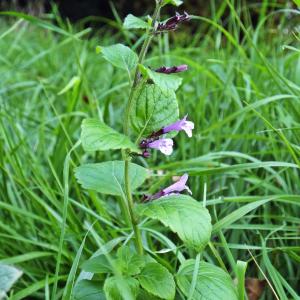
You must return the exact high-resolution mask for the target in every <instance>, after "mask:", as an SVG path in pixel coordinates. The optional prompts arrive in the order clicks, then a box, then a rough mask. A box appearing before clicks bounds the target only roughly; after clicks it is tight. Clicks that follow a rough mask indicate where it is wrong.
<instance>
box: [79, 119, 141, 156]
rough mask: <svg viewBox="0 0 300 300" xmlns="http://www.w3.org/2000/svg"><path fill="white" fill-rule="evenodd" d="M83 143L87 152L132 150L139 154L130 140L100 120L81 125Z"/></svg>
mask: <svg viewBox="0 0 300 300" xmlns="http://www.w3.org/2000/svg"><path fill="white" fill-rule="evenodd" d="M81 142H82V146H83V148H84V150H85V151H105V150H110V149H127V148H128V149H130V150H132V151H135V152H139V149H138V148H137V146H136V145H135V144H134V143H132V142H131V141H130V140H129V138H128V137H127V136H125V135H123V134H121V133H119V132H117V131H115V130H114V129H112V128H110V127H109V126H107V125H105V124H104V123H103V122H101V121H100V120H96V119H85V120H83V122H82V125H81Z"/></svg>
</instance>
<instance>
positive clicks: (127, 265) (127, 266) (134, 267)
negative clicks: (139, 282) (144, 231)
mask: <svg viewBox="0 0 300 300" xmlns="http://www.w3.org/2000/svg"><path fill="white" fill-rule="evenodd" d="M117 257H118V259H117V265H118V266H119V268H120V269H121V272H122V273H123V274H126V275H128V276H132V275H136V274H139V273H140V272H141V269H142V267H143V266H144V265H145V263H146V261H145V258H144V257H143V256H141V255H139V254H137V253H135V250H133V249H130V248H129V247H127V246H123V247H120V248H119V249H118V252H117Z"/></svg>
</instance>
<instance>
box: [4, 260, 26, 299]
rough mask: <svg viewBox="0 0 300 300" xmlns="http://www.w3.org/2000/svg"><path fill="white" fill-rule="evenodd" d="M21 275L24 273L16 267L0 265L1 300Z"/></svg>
mask: <svg viewBox="0 0 300 300" xmlns="http://www.w3.org/2000/svg"><path fill="white" fill-rule="evenodd" d="M21 275H22V272H21V271H20V270H18V269H16V268H15V267H12V266H8V265H3V264H0V298H1V297H4V295H5V294H6V293H7V292H8V291H9V290H10V289H11V287H12V286H13V284H14V283H15V282H16V281H17V280H18V279H19V278H20V277H21Z"/></svg>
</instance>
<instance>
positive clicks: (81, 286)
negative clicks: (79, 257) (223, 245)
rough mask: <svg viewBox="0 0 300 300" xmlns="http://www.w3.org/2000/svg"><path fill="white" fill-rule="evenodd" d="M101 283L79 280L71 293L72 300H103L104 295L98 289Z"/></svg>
mask: <svg viewBox="0 0 300 300" xmlns="http://www.w3.org/2000/svg"><path fill="white" fill-rule="evenodd" d="M100 286H101V283H100V282H95V281H91V280H81V281H79V282H78V284H77V285H76V287H75V288H74V291H73V299H74V300H105V295H104V293H103V291H102V290H101V289H100Z"/></svg>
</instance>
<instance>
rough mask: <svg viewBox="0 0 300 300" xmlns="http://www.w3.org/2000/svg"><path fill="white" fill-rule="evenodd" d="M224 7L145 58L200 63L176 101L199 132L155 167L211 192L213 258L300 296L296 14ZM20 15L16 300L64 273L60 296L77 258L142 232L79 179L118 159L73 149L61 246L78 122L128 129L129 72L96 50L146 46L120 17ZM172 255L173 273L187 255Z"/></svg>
mask: <svg viewBox="0 0 300 300" xmlns="http://www.w3.org/2000/svg"><path fill="white" fill-rule="evenodd" d="M224 3H225V2H224ZM213 4H214V1H211V6H212V8H213V9H212V15H211V17H210V18H207V19H206V18H204V17H200V18H199V17H195V18H193V20H192V21H191V23H192V24H193V26H194V28H196V29H194V31H193V33H191V29H190V28H187V29H186V30H187V31H186V32H185V33H181V34H180V33H178V34H176V35H175V34H174V35H171V36H170V38H169V39H168V38H167V37H166V36H164V37H162V38H161V39H158V40H157V43H158V46H159V47H157V49H159V50H155V51H153V53H152V54H153V55H152V58H151V60H148V61H147V63H148V64H149V65H151V66H160V65H173V64H174V65H176V64H179V63H186V64H188V65H189V66H190V72H188V73H186V74H184V84H183V86H182V88H181V89H180V90H179V92H178V98H179V105H180V107H181V111H184V112H186V113H188V114H189V116H190V118H191V119H192V120H193V121H194V122H195V124H196V129H195V132H196V138H195V139H191V140H189V141H188V142H187V140H186V139H183V138H182V139H181V136H179V137H178V139H177V142H178V144H177V147H176V149H177V150H176V151H175V154H174V155H173V156H172V157H171V158H170V159H169V160H168V162H166V163H165V162H163V161H161V157H160V156H159V155H157V156H155V155H154V156H153V158H151V164H152V165H156V166H157V167H156V170H157V171H159V172H157V173H155V176H157V177H159V174H160V173H161V172H165V171H164V170H167V169H168V170H170V171H169V173H168V174H166V175H169V176H172V175H176V174H179V173H181V172H187V171H188V172H189V174H190V175H192V179H191V184H190V185H191V187H192V190H193V193H194V198H195V199H203V197H206V205H207V207H208V208H209V209H210V211H211V213H212V215H213V216H214V220H213V224H215V225H214V236H213V239H212V242H211V244H210V247H209V248H207V249H206V251H205V252H204V257H205V258H206V259H210V260H211V257H214V255H213V254H215V253H216V252H217V253H219V255H216V256H215V257H216V258H215V261H214V263H215V264H217V265H218V264H221V265H222V266H223V267H225V268H227V269H228V270H229V272H231V274H232V276H233V277H237V276H239V272H238V270H239V268H238V266H237V265H236V261H237V260H242V261H248V262H249V265H248V269H247V273H246V276H247V277H255V278H261V279H265V278H267V279H268V281H269V283H270V284H269V285H267V286H266V288H265V291H264V295H263V298H262V299H275V297H277V298H278V299H299V296H297V293H299V292H300V290H299V278H300V269H299V262H300V243H299V225H300V219H299V215H300V208H299V205H300V180H299V167H300V163H299V161H300V156H299V154H300V147H299V143H300V138H299V137H300V134H299V133H300V109H299V107H300V106H299V105H300V98H299V96H300V60H299V52H297V51H295V50H293V49H289V48H287V47H286V48H285V47H284V46H287V45H290V46H293V47H296V48H299V47H298V46H297V45H299V44H297V43H299V41H298V40H297V34H298V37H299V33H297V31H296V28H294V27H293V26H294V25H293V24H297V22H298V24H299V19H300V17H299V12H298V11H295V10H291V9H286V7H281V6H279V5H274V4H273V2H271V1H270V2H269V1H262V3H261V4H259V5H255V6H251V5H249V6H247V5H245V1H234V2H233V1H231V2H230V1H229V0H228V1H227V2H226V3H225V4H223V5H222V6H220V7H219V8H218V7H216V6H215V5H213ZM274 6H275V7H274ZM270 10H271V11H272V12H271V13H269V12H270ZM254 11H256V12H257V11H258V12H259V14H258V24H256V25H254V24H252V21H251V18H250V15H251V14H253V12H254ZM21 17H22V16H21V15H17V16H16V17H10V19H7V18H6V17H1V19H0V22H1V27H0V28H1V31H0V61H1V63H0V109H1V110H0V116H1V117H0V216H1V222H0V245H1V247H0V263H6V264H13V265H15V266H17V267H19V268H20V269H22V270H23V272H24V275H23V276H22V277H21V279H20V280H19V282H18V283H17V285H16V286H15V287H14V290H13V292H12V295H11V299H22V298H24V297H27V296H28V297H31V298H30V299H32V298H42V299H50V294H51V293H50V291H51V285H52V283H53V282H54V281H55V280H57V279H58V280H59V285H58V294H57V297H58V298H59V297H60V296H61V295H62V294H63V291H64V287H65V284H66V281H67V278H68V275H69V273H70V269H71V267H72V265H73V263H74V262H75V263H77V260H80V259H81V258H87V257H90V256H91V255H92V254H93V253H94V252H95V251H96V250H98V249H99V248H100V247H101V246H103V245H106V246H107V249H108V251H109V249H112V248H113V247H115V246H116V245H118V244H121V243H122V242H123V241H124V240H125V239H126V238H128V236H129V235H130V234H131V232H130V228H128V225H127V223H126V220H122V219H120V212H119V211H118V209H117V207H118V206H117V205H116V202H115V201H116V199H113V198H111V197H107V196H103V195H100V194H96V193H93V192H89V193H83V192H82V190H80V188H79V186H78V184H77V182H76V181H75V179H74V176H73V175H72V169H73V167H75V166H76V165H78V164H80V162H81V161H89V160H95V158H96V160H98V161H102V160H107V159H108V158H109V157H107V156H108V154H102V153H98V154H96V157H95V158H94V157H91V156H82V155H83V152H82V150H81V149H80V148H76V149H75V150H74V151H73V152H72V154H71V156H70V157H71V158H70V161H69V163H70V172H71V173H70V174H71V175H70V176H69V180H68V183H69V186H68V188H69V205H68V208H67V211H66V210H65V212H67V213H66V215H65V217H66V220H65V221H66V222H65V225H66V227H65V230H66V234H65V237H66V238H65V241H64V243H63V244H62V248H60V247H59V236H60V233H61V228H62V224H64V220H63V213H64V188H65V184H66V182H64V178H63V168H64V161H65V158H66V155H67V153H68V152H69V151H70V149H71V148H72V147H73V146H74V144H75V143H76V141H77V139H78V137H79V132H80V123H81V120H82V118H84V117H85V116H88V115H94V116H95V111H96V112H97V113H96V114H97V117H99V118H101V119H104V120H105V122H106V123H107V124H110V125H112V126H113V127H115V128H116V127H118V126H119V127H121V124H122V118H123V114H124V112H123V108H124V106H123V104H124V101H125V99H127V97H128V91H129V86H128V85H127V84H126V83H125V82H126V77H125V76H126V74H123V73H122V72H119V71H117V70H115V69H113V68H112V67H111V66H109V65H108V64H107V63H106V62H105V61H104V60H102V59H101V58H100V57H99V56H97V55H96V53H95V47H96V45H98V44H101V45H108V44H110V43H113V42H116V41H127V42H130V43H132V45H133V46H134V47H138V46H139V45H140V43H141V41H140V40H136V39H135V36H133V35H132V34H129V33H128V32H126V31H123V30H121V29H120V30H118V31H116V30H115V29H114V30H113V29H112V28H118V27H119V26H120V24H119V23H118V22H114V21H111V22H110V24H108V25H105V26H104V27H102V28H101V29H100V30H98V31H97V32H96V33H95V32H93V33H92V32H91V31H90V30H88V29H85V30H80V29H78V28H74V27H72V26H70V25H65V24H64V23H63V22H62V21H61V20H60V19H59V18H58V17H57V23H58V24H59V25H57V26H56V25H55V26H54V25H52V24H51V23H50V22H48V21H39V20H37V19H33V18H27V20H23V19H22V18H21ZM221 20H222V21H221ZM187 32H189V34H187ZM293 33H296V34H293ZM182 46H185V47H184V48H183V47H182ZM75 76H76V78H75V79H74V77H75ZM72 79H73V80H72ZM116 155H117V154H113V156H114V158H115V156H116ZM81 157H83V158H81ZM143 163H144V164H145V165H147V162H145V161H143ZM165 178H168V176H166V177H164V179H165ZM157 179H159V178H155V181H154V180H153V181H152V180H151V179H150V180H149V181H148V182H147V185H146V186H145V187H144V189H145V191H146V190H150V192H151V191H156V190H157V189H158V188H159V186H158V184H159V185H162V181H159V180H158V182H159V183H158V184H157V185H154V182H157ZM140 193H141V194H142V193H143V191H140ZM259 200H261V201H260V202H258V201H259ZM264 200H265V201H264ZM65 208H66V207H65ZM92 224H93V226H92V227H91V225H92ZM142 229H143V234H144V237H145V238H147V237H148V241H149V245H148V247H149V251H150V252H152V253H153V255H154V256H155V255H156V253H155V251H160V250H161V249H164V248H168V249H171V248H172V247H174V244H173V243H175V244H176V245H180V242H179V241H177V240H175V237H174V236H173V235H169V234H168V233H167V232H166V231H165V230H164V229H163V228H162V227H160V226H159V225H158V224H156V223H155V226H154V227H153V224H152V223H151V222H149V221H146V222H145V223H144V224H143V225H142ZM88 231H89V232H88ZM87 232H88V234H87V236H86V237H85V235H86V233H87ZM149 237H152V238H151V239H150V238H149ZM153 240H157V242H156V243H153ZM83 242H84V243H83ZM184 254H186V255H187V256H189V255H191V256H193V255H195V254H194V253H184ZM208 254H210V256H208ZM59 255H61V267H60V272H59V274H58V275H55V266H56V261H57V257H58V256H59ZM75 257H76V260H75ZM162 257H163V258H162V263H163V264H165V265H166V266H167V267H168V268H169V269H170V271H172V272H175V270H176V266H177V265H178V259H179V258H180V255H177V257H176V256H174V254H173V253H172V251H169V252H167V253H165V254H164V256H162ZM57 276H59V277H57ZM275 295H276V296H275Z"/></svg>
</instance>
